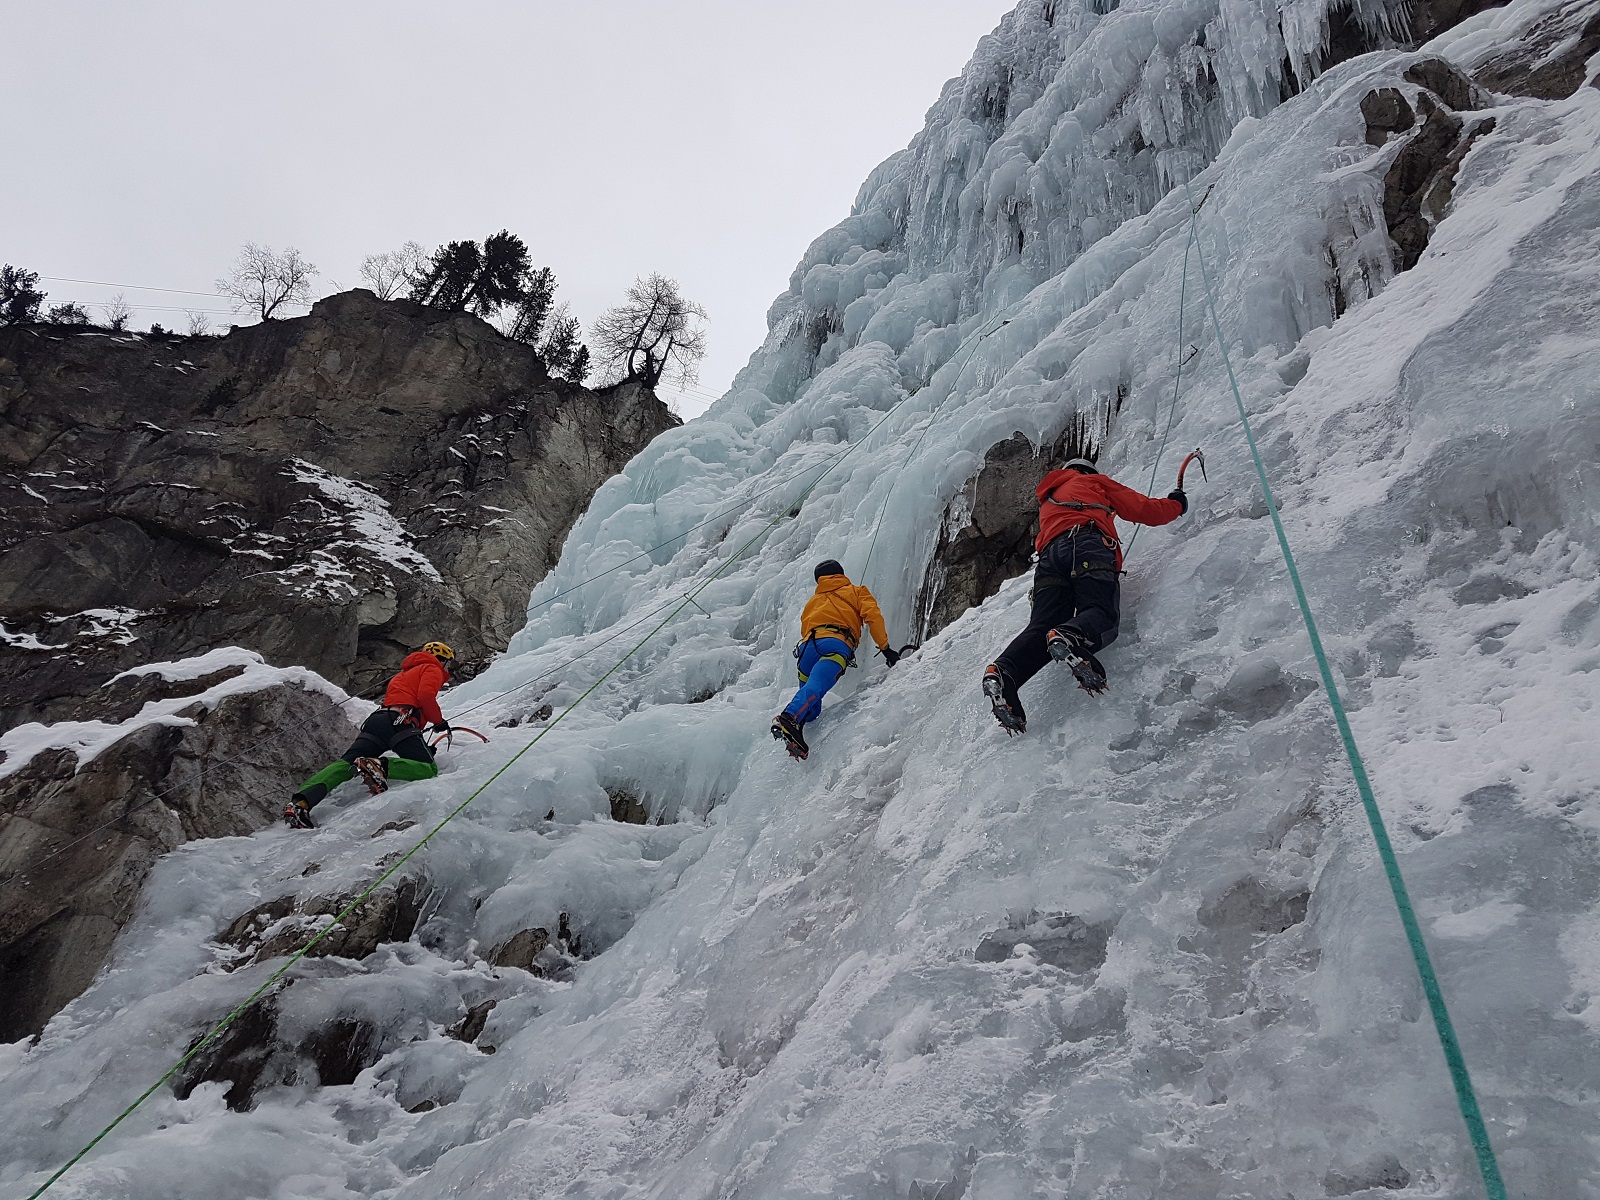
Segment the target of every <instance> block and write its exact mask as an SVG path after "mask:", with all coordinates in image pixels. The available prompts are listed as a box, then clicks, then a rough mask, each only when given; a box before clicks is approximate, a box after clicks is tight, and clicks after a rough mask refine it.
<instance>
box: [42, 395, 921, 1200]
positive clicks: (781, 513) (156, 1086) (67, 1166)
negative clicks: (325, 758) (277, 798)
mask: <svg viewBox="0 0 1600 1200" xmlns="http://www.w3.org/2000/svg"><path fill="white" fill-rule="evenodd" d="M906 399H907V398H906V397H904V396H902V397H901V398H900V399H899V400H897V401H895V403H894V404H892V405H890V406H889V408H888V410H887V411H886V412H885V413H884V414H883V416H882V417H880V418H879V419H878V421H877V423H876V424H874V425H873V427H872V428H871V429H869V430H867V433H866V436H865V437H863V438H862V439H861V440H860V441H859V442H856V443H854V444H852V445H851V446H850V447H849V448H848V449H846V450H845V452H844V453H843V454H841V455H839V456H838V457H836V458H835V459H833V460H832V462H830V463H829V464H828V468H827V470H825V471H823V472H822V473H821V474H820V475H818V476H817V477H816V478H815V479H814V480H812V481H811V483H810V484H809V485H808V486H807V487H806V490H805V491H803V492H801V493H800V497H799V499H798V500H796V501H795V502H794V503H793V504H789V505H785V506H784V507H783V508H781V509H779V510H778V513H777V515H776V516H774V517H773V518H772V520H771V521H769V522H767V524H766V525H764V526H763V527H762V528H761V530H760V531H759V532H757V533H756V534H755V536H754V537H752V538H751V539H750V540H749V541H747V542H745V544H744V545H742V546H740V547H739V549H738V550H737V551H735V552H734V553H733V555H732V556H731V557H729V559H728V561H727V562H725V563H723V564H722V565H721V566H720V567H718V568H717V569H716V570H715V571H714V572H712V574H711V577H710V578H708V579H707V580H706V581H705V582H704V583H702V584H700V585H699V586H698V587H696V588H693V589H691V590H690V591H689V592H688V593H687V594H686V595H685V596H684V598H683V600H682V602H681V603H680V604H678V606H677V607H676V608H674V609H673V610H672V611H671V612H670V613H668V614H667V615H666V616H665V617H663V618H662V619H661V621H660V623H659V624H657V625H656V627H655V628H654V629H652V630H651V631H650V632H649V633H647V634H645V635H644V637H642V638H640V639H639V641H638V642H637V643H636V644H635V645H634V647H633V648H632V649H631V650H629V651H628V652H627V653H626V654H624V655H623V656H622V657H621V658H619V659H618V660H617V661H616V662H615V663H613V664H612V665H611V667H610V668H608V669H607V670H606V672H605V673H604V674H603V675H601V676H600V678H598V679H596V680H595V681H594V682H593V683H592V684H590V685H589V687H588V688H587V689H586V690H585V691H584V692H583V694H582V695H580V696H579V697H578V698H577V699H576V700H574V701H573V702H572V703H571V704H569V705H567V707H566V708H564V709H562V710H561V713H560V715H559V716H557V717H556V718H555V719H554V720H552V721H551V722H550V723H549V724H548V725H546V726H545V727H544V728H543V729H541V730H540V731H539V733H538V734H537V735H536V736H535V737H534V738H533V740H532V741H530V742H529V743H528V744H527V745H526V746H524V747H523V748H522V749H520V750H518V751H517V752H516V753H515V754H513V755H512V756H511V757H510V758H509V759H507V760H506V762H505V764H504V765H503V766H501V767H500V769H499V770H497V771H496V772H495V773H494V774H493V775H491V776H489V778H488V779H485V780H484V781H483V782H482V783H481V784H479V785H478V787H477V788H476V789H475V790H474V791H473V792H472V794H471V795H469V796H468V797H467V798H466V799H465V800H463V801H462V802H461V803H460V804H458V805H456V806H455V807H454V808H453V809H451V810H450V811H449V812H448V813H447V814H445V817H444V819H443V820H441V821H440V822H439V823H438V824H437V825H435V826H434V827H433V828H432V829H430V830H428V832H427V833H426V834H425V835H424V836H423V837H422V839H421V840H420V841H418V842H417V844H416V845H414V846H412V847H411V849H409V850H407V851H406V852H405V853H404V854H402V855H401V856H400V857H399V858H398V859H397V860H396V861H395V862H394V864H393V865H391V866H390V867H389V869H388V870H387V871H385V872H384V873H383V874H381V875H379V876H378V877H377V878H376V879H374V880H373V881H372V882H371V883H370V884H369V885H368V886H367V888H366V890H364V891H363V892H362V893H361V894H360V895H358V896H357V897H356V898H355V899H354V900H352V901H350V903H349V904H347V905H345V906H344V908H342V909H341V910H340V911H339V912H338V913H337V914H336V915H335V916H334V918H333V920H332V921H330V922H329V923H328V924H326V925H324V926H323V927H322V928H321V929H319V930H318V931H317V933H316V934H315V936H313V937H312V939H311V940H310V941H309V942H307V943H306V944H305V945H304V946H302V947H300V949H299V950H297V951H295V953H294V954H293V955H291V956H290V957H289V959H288V960H287V961H286V962H285V963H284V964H283V965H282V966H281V967H279V968H278V969H277V970H276V971H274V972H273V973H272V974H271V975H269V976H267V978H266V981H265V982H263V983H262V984H261V986H260V987H258V988H256V990H255V991H253V992H251V993H250V994H249V995H248V996H246V997H245V998H244V1000H242V1001H241V1002H240V1003H239V1005H238V1006H237V1007H235V1008H234V1010H233V1011H232V1012H230V1013H229V1014H228V1015H227V1016H225V1017H223V1018H222V1020H220V1021H218V1022H217V1023H216V1024H215V1025H213V1026H212V1027H211V1031H210V1032H209V1033H207V1034H206V1035H205V1036H204V1037H202V1038H201V1039H200V1040H199V1041H197V1042H196V1043H195V1044H194V1045H193V1046H191V1047H190V1048H189V1051H188V1053H186V1054H185V1055H184V1056H183V1057H182V1058H180V1059H179V1060H178V1061H177V1062H175V1063H173V1064H172V1066H171V1067H169V1068H168V1069H167V1071H166V1073H165V1074H164V1075H162V1076H161V1078H160V1079H157V1080H156V1081H155V1082H154V1083H152V1084H151V1085H150V1086H149V1087H148V1088H146V1089H145V1090H144V1091H143V1092H141V1093H140V1094H139V1096H138V1097H137V1098H136V1099H135V1100H134V1101H133V1103H132V1104H130V1105H128V1107H127V1108H125V1109H123V1110H122V1111H121V1112H120V1113H118V1114H117V1116H116V1118H115V1119H114V1120H112V1122H111V1123H110V1124H109V1125H107V1126H106V1127H105V1128H104V1129H102V1130H101V1131H100V1132H99V1133H97V1134H95V1135H94V1137H93V1138H91V1139H90V1140H89V1142H88V1143H87V1144H86V1145H85V1146H84V1147H83V1149H81V1150H79V1151H78V1152H77V1153H76V1154H74V1155H73V1156H72V1157H71V1158H69V1159H68V1160H67V1161H66V1162H65V1163H63V1164H62V1165H61V1167H60V1168H59V1169H58V1170H57V1171H56V1172H55V1174H53V1175H51V1176H50V1178H48V1179H46V1180H45V1181H44V1182H43V1183H42V1184H40V1185H39V1187H38V1188H37V1189H36V1190H34V1191H33V1192H31V1193H29V1195H28V1200H38V1198H39V1197H40V1196H42V1195H44V1194H45V1192H46V1191H48V1190H49V1189H50V1187H51V1185H52V1184H54V1183H55V1182H56V1181H57V1180H59V1179H60V1178H61V1177H62V1176H63V1175H65V1174H66V1173H67V1172H68V1171H70V1170H71V1169H72V1168H73V1167H74V1166H76V1165H77V1164H78V1163H79V1162H81V1161H82V1160H83V1158H84V1156H85V1155H87V1154H88V1153H89V1152H90V1151H91V1150H93V1149H94V1148H95V1147H96V1146H98V1145H99V1144H100V1143H101V1142H102V1141H104V1140H105V1138H106V1137H107V1136H108V1135H109V1134H110V1133H111V1132H112V1131H113V1130H114V1129H116V1128H117V1126H119V1125H121V1124H122V1122H123V1121H125V1120H127V1119H128V1118H129V1117H130V1116H132V1115H133V1113H134V1111H135V1110H136V1109H138V1107H139V1106H140V1105H142V1104H143V1103H144V1102H145V1101H146V1100H148V1099H150V1097H151V1096H153V1095H155V1094H156V1092H157V1091H159V1090H160V1089H161V1087H162V1086H163V1085H164V1084H165V1083H166V1082H167V1081H168V1080H170V1079H171V1078H172V1077H173V1076H174V1075H176V1074H177V1073H178V1072H179V1071H181V1070H183V1068H184V1067H186V1066H187V1065H188V1064H189V1063H190V1062H191V1061H193V1059H194V1057H195V1055H197V1054H199V1053H200V1051H201V1050H203V1049H205V1048H206V1046H208V1045H210V1044H211V1043H212V1042H214V1041H215V1040H216V1039H217V1038H218V1037H219V1036H220V1035H221V1034H222V1033H223V1031H225V1030H226V1029H227V1028H228V1027H229V1026H230V1025H232V1024H233V1023H234V1022H235V1021H237V1020H238V1019H239V1017H240V1016H242V1015H243V1014H244V1011H245V1010H246V1009H247V1008H249V1007H250V1006H251V1005H252V1004H254V1003H255V1002H256V1001H257V1000H259V999H261V997H262V996H264V995H265V994H266V993H267V991H268V989H270V988H271V987H272V985H273V984H275V983H277V982H278V981H279V980H280V979H282V978H283V977H284V976H285V975H286V974H288V972H289V970H290V968H292V967H293V966H294V965H295V964H296V963H297V962H299V961H300V960H301V959H302V958H304V957H305V956H306V955H307V954H309V953H310V952H311V949H312V948H313V947H314V946H315V945H316V944H317V943H318V942H320V941H322V939H323V938H325V937H327V935H328V934H329V933H330V932H331V931H332V930H333V929H334V928H335V927H336V926H338V925H339V924H340V923H341V922H342V921H343V920H344V919H345V918H346V917H348V916H349V915H350V914H351V913H353V912H355V910H356V909H357V908H359V907H361V905H362V904H364V903H365V902H366V900H367V899H368V898H369V897H370V896H371V895H372V894H373V892H375V891H377V890H378V888H379V887H381V886H382V885H383V884H384V883H385V882H386V881H387V880H388V879H390V878H391V877H392V876H393V875H394V873H395V872H396V871H398V870H399V869H400V868H401V867H403V866H405V864H406V862H407V860H409V859H410V858H411V857H412V855H414V854H416V853H417V851H419V850H421V849H422V848H423V847H424V846H426V845H427V844H428V843H429V842H431V841H432V840H433V838H434V836H435V835H436V834H437V833H438V832H439V831H440V830H441V829H443V828H444V827H445V826H446V825H448V824H450V822H451V821H453V820H455V819H456V817H458V816H459V815H461V813H462V812H463V811H464V810H465V809H466V807H467V805H469V804H471V803H472V802H473V801H474V800H476V799H477V798H478V797H479V796H481V795H482V794H483V793H484V791H485V790H486V789H487V788H488V787H489V785H490V784H492V783H493V782H494V781H495V780H497V779H499V778H500V776H502V775H504V774H505V773H506V772H507V771H509V770H510V769H511V767H512V765H513V764H515V763H516V761H517V760H518V759H519V758H521V757H522V756H523V755H524V754H526V753H527V752H528V751H529V750H532V749H533V748H534V747H535V746H537V745H538V744H539V742H540V741H541V740H542V739H543V738H544V736H545V734H547V733H549V732H550V731H551V730H552V729H554V728H555V727H556V726H557V725H559V724H560V723H561V722H562V721H564V720H566V718H567V717H568V716H569V715H570V714H571V712H572V710H573V709H575V708H577V707H578V705H580V704H582V703H583V702H584V701H585V700H587V699H588V698H589V697H590V696H592V695H593V694H594V693H595V691H596V690H597V689H598V688H599V687H600V685H601V684H602V683H604V682H605V681H606V680H607V679H609V678H611V676H612V675H614V674H616V673H617V671H618V670H620V669H621V668H622V665H623V664H624V663H626V662H627V661H628V660H629V659H630V658H632V657H633V656H634V655H635V654H637V653H638V652H639V651H640V650H641V649H642V648H643V647H644V645H645V643H646V642H648V641H650V640H651V639H652V638H654V637H655V636H656V635H657V634H658V633H660V632H661V631H662V630H663V629H665V628H666V627H667V625H668V624H669V623H670V622H671V621H672V619H673V618H674V617H676V616H677V615H678V614H679V613H681V612H682V611H683V610H684V609H685V608H687V607H688V606H689V605H691V604H694V605H695V607H696V608H700V606H699V604H697V603H696V602H695V597H696V596H698V595H699V594H700V593H701V592H703V591H705V590H706V588H708V587H710V586H711V585H712V584H713V583H715V582H716V581H717V579H718V578H719V577H720V576H721V575H722V573H723V572H724V571H726V570H727V569H728V568H729V567H731V566H733V564H734V563H736V562H738V561H739V560H740V559H741V558H743V557H744V555H745V554H746V552H748V551H749V549H750V547H752V546H754V545H755V544H756V543H757V542H758V541H760V540H761V539H762V538H764V537H766V536H767V534H769V533H771V532H772V530H773V529H775V528H776V527H777V525H778V522H779V521H781V520H783V519H784V518H785V517H787V516H788V515H789V514H790V513H791V512H793V513H796V514H798V511H799V509H800V507H801V506H802V505H803V504H805V502H806V500H807V499H808V498H809V497H810V496H811V493H812V492H814V491H816V490H817V486H818V485H819V484H821V483H822V481H823V480H824V479H826V478H827V477H828V476H829V475H831V474H833V472H834V471H836V470H837V469H838V468H839V465H840V464H841V463H843V462H844V460H845V459H847V458H849V457H850V455H851V454H853V453H855V451H856V450H857V449H859V448H860V447H861V446H863V445H865V444H866V443H867V442H868V441H869V440H870V439H871V438H872V435H873V434H874V433H876V432H877V431H878V430H879V429H881V428H882V427H883V423H884V422H885V421H887V420H888V419H889V418H890V416H892V415H893V413H894V410H895V409H897V408H899V407H900V405H901V404H903V403H905V401H906ZM700 611H701V612H704V611H705V609H703V608H701V609H700Z"/></svg>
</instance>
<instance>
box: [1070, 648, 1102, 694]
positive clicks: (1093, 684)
mask: <svg viewBox="0 0 1600 1200" xmlns="http://www.w3.org/2000/svg"><path fill="white" fill-rule="evenodd" d="M1067 665H1068V666H1069V667H1071V668H1072V676H1073V678H1074V679H1076V680H1077V681H1078V686H1079V687H1081V688H1082V689H1083V690H1084V691H1086V692H1088V693H1089V694H1090V695H1091V696H1098V695H1101V694H1102V693H1103V692H1104V691H1105V690H1106V669H1105V668H1104V667H1103V666H1101V665H1100V660H1099V659H1098V658H1096V657H1095V656H1094V655H1092V654H1090V653H1089V652H1088V651H1087V650H1085V651H1082V652H1080V653H1079V654H1077V655H1075V656H1074V657H1073V658H1072V659H1070V660H1069V661H1068V663H1067Z"/></svg>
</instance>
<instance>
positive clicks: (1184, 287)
mask: <svg viewBox="0 0 1600 1200" xmlns="http://www.w3.org/2000/svg"><path fill="white" fill-rule="evenodd" d="M1210 195H1211V190H1210V189H1209V188H1207V189H1206V194H1205V195H1204V196H1202V197H1200V204H1199V205H1197V206H1196V207H1195V209H1194V210H1193V211H1192V212H1191V213H1190V214H1189V238H1188V240H1187V241H1186V242H1184V244H1183V279H1182V281H1181V282H1180V283H1179V285H1178V360H1177V368H1176V370H1175V371H1174V372H1173V375H1172V407H1171V409H1169V410H1168V412H1167V427H1166V429H1164V430H1163V431H1162V433H1161V442H1160V444H1159V445H1157V447H1156V458H1155V461H1154V462H1153V463H1151V464H1150V483H1149V485H1148V486H1147V487H1146V488H1145V489H1144V490H1145V494H1146V495H1150V496H1153V495H1155V487H1156V475H1157V473H1159V472H1160V470H1161V456H1162V455H1163V454H1165V453H1166V452H1167V439H1168V438H1170V437H1171V436H1172V426H1173V423H1174V422H1175V421H1176V420H1177V419H1178V391H1179V388H1180V386H1181V385H1182V383H1183V364H1184V363H1185V362H1186V361H1187V360H1186V359H1185V358H1184V356H1183V307H1184V301H1185V299H1186V298H1187V297H1188V295H1189V252H1190V251H1191V250H1193V249H1194V243H1195V230H1196V218H1197V217H1198V216H1199V214H1200V209H1201V208H1202V207H1204V205H1205V202H1206V200H1207V199H1208V198H1209V197H1210ZM1156 419H1157V420H1160V419H1161V415H1160V413H1159V411H1158V412H1157V414H1156ZM1143 528H1144V526H1143V525H1137V524H1136V525H1135V526H1134V527H1133V536H1131V537H1130V538H1129V539H1128V548H1127V550H1126V551H1124V552H1123V559H1124V560H1126V559H1127V557H1128V555H1130V554H1132V553H1133V547H1134V543H1136V542H1137V541H1138V540H1139V531H1140V530H1141V529H1143Z"/></svg>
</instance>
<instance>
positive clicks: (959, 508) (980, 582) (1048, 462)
mask: <svg viewBox="0 0 1600 1200" xmlns="http://www.w3.org/2000/svg"><path fill="white" fill-rule="evenodd" d="M1106 419H1107V420H1109V414H1108V415H1107V416H1106ZM1092 452H1093V446H1092V445H1091V443H1090V440H1089V438H1088V435H1087V433H1086V430H1085V428H1084V425H1083V423H1082V421H1081V420H1075V421H1074V422H1072V423H1071V424H1069V425H1068V427H1067V429H1066V430H1064V431H1063V432H1062V433H1061V434H1060V435H1059V436H1057V437H1056V438H1055V439H1054V440H1052V441H1051V442H1050V443H1049V444H1048V445H1045V446H1042V447H1041V446H1035V445H1034V444H1033V442H1032V441H1030V440H1029V439H1028V438H1027V437H1026V436H1025V435H1024V434H1021V433H1017V434H1013V435H1012V436H1011V437H1009V438H1007V439H1006V440H1005V441H1003V442H999V443H997V444H996V445H994V446H991V447H990V448H989V451H988V453H987V454H985V455H984V457H983V466H982V467H981V468H980V469H979V471H978V473H977V474H976V475H974V476H973V477H972V478H971V479H970V480H968V482H967V486H966V487H965V488H964V489H963V490H962V492H961V493H960V495H958V496H957V497H956V498H955V499H954V500H952V501H951V502H950V504H949V505H948V506H947V507H946V508H945V511H944V520H943V522H942V523H941V525H940V526H939V540H938V542H937V543H936V544H935V546H934V551H933V557H932V559H931V560H929V563H928V570H927V573H926V574H925V575H924V576H923V581H922V587H921V589H920V591H919V592H918V594H917V615H916V633H917V641H918V642H921V641H925V640H926V639H928V638H930V637H932V636H933V635H934V634H936V633H938V632H939V631H940V630H941V629H943V628H944V627H945V626H946V625H948V624H950V622H952V621H954V620H955V619H956V618H957V617H959V616H960V615H961V614H962V613H964V612H966V611H967V609H969V608H973V607H976V606H977V605H979V604H982V603H983V602H984V601H985V600H987V599H988V598H989V597H990V596H992V595H994V594H995V593H996V592H998V591H999V590H1000V585H1001V584H1002V583H1004V582H1005V581H1006V580H1008V579H1011V578H1014V577H1015V576H1017V575H1020V574H1022V572H1024V571H1026V570H1027V569H1028V565H1029V563H1030V562H1031V561H1032V560H1033V539H1034V537H1035V535H1036V534H1037V533H1038V532H1039V501H1038V499H1037V498H1036V496H1035V495H1034V489H1035V488H1036V487H1038V485H1039V480H1041V479H1043V478H1044V476H1045V474H1046V473H1047V472H1049V471H1053V470H1055V469H1056V468H1057V467H1059V466H1060V465H1061V464H1062V463H1064V462H1066V461H1067V460H1068V459H1070V458H1076V457H1077V456H1078V455H1080V454H1084V455H1090V456H1092Z"/></svg>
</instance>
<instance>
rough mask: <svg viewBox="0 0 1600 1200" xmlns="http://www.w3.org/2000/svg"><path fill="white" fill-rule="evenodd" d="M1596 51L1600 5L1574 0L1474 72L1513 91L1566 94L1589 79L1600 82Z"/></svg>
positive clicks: (1494, 87)
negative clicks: (1592, 62)
mask: <svg viewBox="0 0 1600 1200" xmlns="http://www.w3.org/2000/svg"><path fill="white" fill-rule="evenodd" d="M1596 54H1600V8H1596V7H1595V5H1594V2H1593V0H1569V2H1568V3H1567V4H1565V5H1563V6H1562V7H1560V8H1559V9H1557V10H1555V11H1554V12H1552V13H1550V14H1549V15H1547V16H1545V17H1544V18H1543V19H1541V20H1540V21H1539V22H1538V23H1537V24H1535V25H1534V26H1533V28H1531V29H1530V30H1528V32H1527V34H1526V35H1524V36H1523V37H1522V38H1520V39H1518V40H1517V41H1516V42H1514V43H1513V44H1511V45H1509V46H1506V47H1505V48H1503V49H1502V50H1500V51H1499V52H1498V53H1496V54H1495V55H1494V56H1493V57H1491V58H1490V59H1489V60H1488V61H1487V62H1485V63H1483V64H1482V65H1481V66H1480V67H1479V68H1478V70H1477V72H1476V73H1475V75H1474V78H1475V79H1476V80H1477V82H1478V83H1480V84H1481V85H1482V86H1484V87H1486V88H1488V89H1490V90H1491V91H1495V92H1503V93H1505V94H1507V95H1511V96H1532V97H1534V98H1536V99H1539V100H1565V99H1567V97H1569V96H1571V95H1573V94H1575V93H1576V92H1577V90H1578V89H1579V88H1581V87H1582V86H1583V85H1584V84H1585V83H1588V84H1589V86H1591V87H1595V86H1600V75H1597V74H1596V72H1595V71H1591V70H1590V68H1589V60H1590V59H1591V58H1593V57H1594V56H1595V55H1596Z"/></svg>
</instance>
